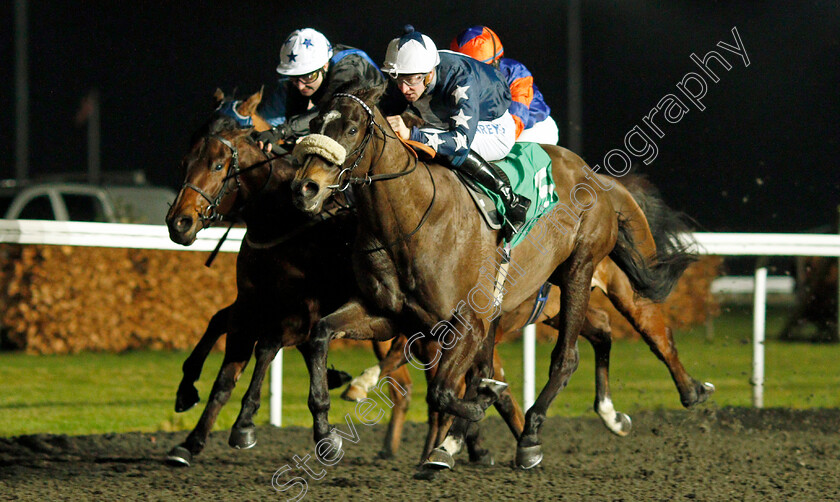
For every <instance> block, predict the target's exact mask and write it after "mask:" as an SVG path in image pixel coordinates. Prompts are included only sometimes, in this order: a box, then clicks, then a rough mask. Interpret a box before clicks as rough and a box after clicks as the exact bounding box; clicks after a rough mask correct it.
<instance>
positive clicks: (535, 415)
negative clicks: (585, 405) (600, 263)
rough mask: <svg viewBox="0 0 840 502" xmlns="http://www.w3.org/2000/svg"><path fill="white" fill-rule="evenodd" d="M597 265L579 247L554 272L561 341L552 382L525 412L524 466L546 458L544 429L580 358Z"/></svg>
mask: <svg viewBox="0 0 840 502" xmlns="http://www.w3.org/2000/svg"><path fill="white" fill-rule="evenodd" d="M593 269H594V266H593V264H592V258H591V256H588V253H585V252H584V251H583V250H580V249H578V250H576V251H575V252H573V253H572V255H571V256H570V257H569V258H568V259H567V260H566V261H565V262H563V263H562V264H561V265H560V267H558V269H557V270H556V271H555V273H554V274H553V276H552V278H553V280H552V282H554V281H557V282H555V284H556V285H558V286H560V291H561V293H560V295H561V298H560V313H559V315H558V320H559V324H558V326H559V329H558V336H557V342H556V343H555V346H554V350H552V351H551V365H550V367H549V373H548V382H547V383H546V385H545V386H544V387H543V389H542V391H540V394H539V396H537V399H536V401H534V405H533V406H531V408H530V409H529V410H528V412H527V413H525V426H524V428H523V430H522V434H521V435H520V436H519V441H518V442H517V448H516V465H517V466H518V467H520V468H522V469H531V468H533V467H536V466H537V465H538V464H539V463H540V462H541V461H542V459H543V454H542V442H541V439H540V430H541V429H542V425H543V423H544V422H545V418H546V411H547V410H548V407H549V406H551V402H552V401H553V400H554V398H555V397H557V394H558V393H559V392H560V390H561V389H563V388H565V387H566V385H568V383H569V379H570V378H571V376H572V374H573V373H574V372H575V370H576V369H577V366H578V362H579V359H580V356H579V353H578V348H577V337H578V335H579V334H580V330H581V328H582V327H583V320H584V315H585V313H586V309H587V307H588V305H589V286H590V284H591V282H592V273H593Z"/></svg>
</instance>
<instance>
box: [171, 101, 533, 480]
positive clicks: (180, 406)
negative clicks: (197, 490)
mask: <svg viewBox="0 0 840 502" xmlns="http://www.w3.org/2000/svg"><path fill="white" fill-rule="evenodd" d="M216 99H217V100H222V99H224V95H223V94H220V91H217V95H216ZM260 99H261V93H256V94H254V95H252V96H251V97H250V98H249V99H248V100H246V101H245V102H244V103H243V104H242V105H241V106H240V108H239V109H238V112H239V113H240V114H242V115H247V116H251V117H252V119H254V122H255V123H256V124H257V126H256V129H260V128H267V127H268V126H267V125H265V124H264V121H261V118H260V117H259V115H258V114H256V112H255V109H256V106H257V104H259V102H260ZM261 124H262V125H261ZM250 132H251V130H250V129H247V130H246V129H239V128H237V127H236V124H235V122H233V121H232V120H231V119H227V118H224V117H218V116H216V117H213V118H212V119H211V120H210V121H209V122H208V123H207V124H205V126H204V127H203V128H202V129H201V130H200V131H199V132H198V133H197V134H196V135H195V136H194V138H193V141H192V147H191V149H190V151H189V153H188V154H187V155H186V156H185V157H184V161H183V164H184V168H185V170H186V171H187V173H186V180H185V182H184V185H183V186H182V188H181V190H180V192H179V194H178V197H177V198H176V200H175V203H174V204H173V206H172V208H171V209H170V212H169V214H168V215H167V225H168V226H169V230H170V237H171V238H172V240H173V241H175V242H178V243H180V244H184V245H189V244H191V243H192V242H194V240H195V237H196V234H197V233H198V232H199V231H200V230H201V229H203V228H205V227H207V226H209V225H210V224H212V223H213V222H214V221H216V220H218V219H220V217H221V216H223V215H226V216H231V215H233V214H239V215H240V216H241V217H242V219H243V220H244V221H245V222H246V225H247V228H248V231H247V234H246V236H245V239H244V241H243V244H242V247H241V249H240V253H239V256H238V259H237V293H238V296H237V299H236V301H235V303H234V304H232V305H230V306H228V307H226V308H224V309H222V310H220V311H219V312H217V313H216V314H215V315H214V316H213V318H212V319H211V321H210V323H209V325H208V328H207V330H206V332H205V334H204V335H203V336H202V338H201V340H200V341H199V343H198V345H197V346H196V348H195V349H194V351H193V353H192V354H190V356H189V357H188V358H187V360H186V361H185V363H184V366H183V370H184V376H183V379H182V381H181V383H180V385H179V387H178V394H177V397H176V411H185V410H187V409H189V408H191V407H192V406H194V405H195V404H196V403H197V402H198V400H199V398H198V392H197V391H196V389H195V387H194V385H193V384H194V382H195V381H196V380H197V379H198V377H199V375H200V373H201V369H202V365H203V363H204V361H205V359H206V357H207V355H208V354H209V352H210V350H211V348H212V347H213V345H214V344H215V342H216V341H217V340H218V338H219V337H220V336H221V335H222V334H224V333H225V332H227V333H228V341H227V346H226V354H225V361H224V362H223V365H222V369H221V371H220V373H219V376H218V377H217V379H216V383H215V385H214V387H213V390H212V392H211V397H210V399H209V401H208V405H207V408H206V409H205V412H204V413H203V414H202V416H201V419H200V420H199V423H198V424H197V425H196V428H195V429H194V430H193V431H192V432H191V434H190V435H189V436H188V438H187V440H186V441H185V442H184V443H181V444H180V445H178V446H176V447H174V448H173V449H172V450H171V451H170V452H169V453H168V456H167V459H168V460H169V461H170V462H171V463H175V464H180V465H189V463H190V462H191V461H192V458H193V457H194V456H195V455H197V454H198V453H199V452H200V451H201V450H202V449H203V447H204V443H205V440H206V438H207V435H208V434H209V431H210V429H211V428H212V425H213V423H214V421H215V419H216V416H217V415H218V412H219V410H220V409H221V407H222V406H224V404H225V403H226V402H227V400H228V399H229V397H230V392H231V390H232V389H233V386H234V385H235V383H236V380H237V379H238V376H239V374H240V373H241V371H242V370H243V369H244V367H245V364H247V362H248V359H249V358H250V353H251V351H252V350H254V347H255V344H256V349H255V351H256V355H257V367H256V368H255V370H254V376H253V379H252V382H251V384H250V386H249V388H248V391H247V393H246V395H245V397H244V398H243V405H242V411H241V412H240V415H239V417H238V418H237V420H236V423H235V424H234V426H233V429H232V431H231V436H230V441H229V442H230V444H231V446H234V447H237V448H249V447H251V446H253V445H254V444H255V441H256V439H255V430H254V425H253V419H252V417H253V414H254V413H255V412H256V411H257V409H258V407H259V394H260V388H261V385H262V382H263V379H264V376H265V372H266V371H267V368H268V365H269V363H270V361H271V360H272V359H273V357H274V355H276V353H277V350H279V348H281V347H284V346H297V347H298V348H299V349H301V352H302V353H303V354H304V358H305V359H306V360H307V361H308V359H309V355H308V351H307V344H306V340H307V338H308V331H309V328H310V327H311V325H312V324H313V323H314V322H315V321H317V319H318V316H319V315H320V314H321V312H324V311H326V310H325V309H328V308H331V307H337V306H338V305H340V304H341V303H343V302H344V301H345V300H346V299H347V298H348V297H349V296H350V295H351V294H352V293H353V291H355V290H356V283H355V278H354V277H353V275H352V269H351V266H350V261H349V257H350V252H349V243H350V242H351V241H352V235H353V234H354V233H355V225H354V224H352V220H353V219H354V218H355V216H354V215H353V214H352V213H350V212H348V211H340V212H337V213H335V216H333V217H332V218H331V219H327V220H324V221H322V220H321V219H320V218H319V219H316V220H311V219H309V218H307V217H305V216H303V215H302V214H300V213H299V212H298V211H297V210H296V209H294V208H293V207H292V205H291V193H290V191H289V181H290V180H291V177H292V175H293V174H294V169H295V168H294V167H292V165H291V164H290V163H289V162H288V160H287V159H286V158H272V157H269V156H267V155H266V154H265V153H263V152H262V150H260V149H259V148H258V146H257V144H256V143H255V142H254V141H252V140H251V139H250ZM376 329H379V330H384V331H390V330H391V327H390V325H389V324H380V325H379V326H377V327H376ZM388 345H389V343H377V344H375V345H374V351H375V353H376V354H377V356H378V357H380V358H381V357H383V356H384V355H385V353H386V351H387V349H388ZM382 374H383V375H385V374H389V376H390V377H391V378H393V379H394V380H395V381H396V382H397V383H398V384H399V386H400V388H401V389H403V390H404V391H405V394H402V393H401V392H398V391H397V390H395V388H394V387H393V386H388V390H389V394H390V398H391V400H392V402H394V403H395V404H394V407H393V413H392V417H391V422H390V424H389V427H388V432H387V434H386V437H385V445H384V448H383V450H382V452H381V453H380V454H381V456H384V457H390V456H393V454H394V453H395V452H396V450H397V448H398V447H399V443H400V439H401V434H402V429H403V424H404V422H405V412H406V410H407V407H408V403H409V402H410V396H411V394H410V391H411V379H410V377H409V374H408V371H407V369H406V368H393V369H391V370H386V371H383V372H382ZM343 383H344V382H341V383H340V384H343ZM340 384H339V385H340ZM503 397H505V399H503V401H502V402H503V403H508V404H507V405H503V404H501V403H500V404H499V405H498V406H497V407H499V410H500V414H501V415H502V416H503V417H505V419H506V420H509V423H512V424H513V425H511V427H512V428H516V429H518V430H521V427H522V425H521V424H522V412H521V410H520V409H519V408H518V407H513V406H511V405H510V403H513V399H512V398H511V397H510V396H509V393H508V394H507V395H506V396H503ZM503 406H505V407H503ZM467 439H468V446H469V447H470V448H471V450H470V451H471V458H472V459H473V461H482V460H483V459H484V458H486V457H487V454H488V452H486V451H484V450H480V449H479V448H478V447H475V448H473V446H474V445H476V444H477V441H478V436H477V433H474V434H473V435H472V436H470V437H468V438H467Z"/></svg>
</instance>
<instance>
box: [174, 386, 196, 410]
mask: <svg viewBox="0 0 840 502" xmlns="http://www.w3.org/2000/svg"><path fill="white" fill-rule="evenodd" d="M199 401H201V398H199V397H198V391H197V390H196V389H195V387H193V386H192V385H190V386H189V387H178V394H177V395H176V396H175V413H183V412H185V411H187V410H189V409H190V408H192V407H193V406H195V405H196V404H198V402H199Z"/></svg>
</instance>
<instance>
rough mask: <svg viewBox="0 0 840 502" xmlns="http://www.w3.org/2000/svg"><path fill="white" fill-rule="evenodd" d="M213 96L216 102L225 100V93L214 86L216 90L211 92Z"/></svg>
mask: <svg viewBox="0 0 840 502" xmlns="http://www.w3.org/2000/svg"><path fill="white" fill-rule="evenodd" d="M213 98H215V100H216V104H218V103H221V102H222V101H224V100H225V93H224V92H222V90H221V89H219V88H218V87H216V92H214V93H213Z"/></svg>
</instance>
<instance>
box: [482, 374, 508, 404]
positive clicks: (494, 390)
mask: <svg viewBox="0 0 840 502" xmlns="http://www.w3.org/2000/svg"><path fill="white" fill-rule="evenodd" d="M507 388H508V384H507V382H501V381H499V380H493V379H492V378H482V379H481V381H480V382H479V383H478V391H479V392H482V391H483V392H488V393H490V394H491V395H493V396H496V399H499V398H500V397H501V396H502V392H504V390H505V389H507Z"/></svg>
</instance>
